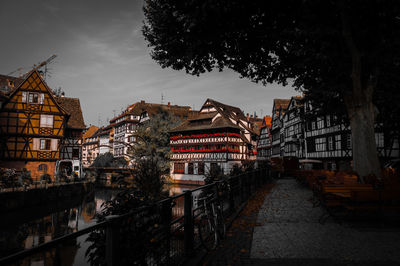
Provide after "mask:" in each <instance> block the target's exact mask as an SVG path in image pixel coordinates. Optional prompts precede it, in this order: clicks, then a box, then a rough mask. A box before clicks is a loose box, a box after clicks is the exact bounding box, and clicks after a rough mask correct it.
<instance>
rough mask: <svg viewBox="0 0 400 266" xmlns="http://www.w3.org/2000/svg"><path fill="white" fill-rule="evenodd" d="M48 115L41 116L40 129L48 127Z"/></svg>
mask: <svg viewBox="0 0 400 266" xmlns="http://www.w3.org/2000/svg"><path fill="white" fill-rule="evenodd" d="M46 118H47V117H46V115H40V127H46V124H47V119H46Z"/></svg>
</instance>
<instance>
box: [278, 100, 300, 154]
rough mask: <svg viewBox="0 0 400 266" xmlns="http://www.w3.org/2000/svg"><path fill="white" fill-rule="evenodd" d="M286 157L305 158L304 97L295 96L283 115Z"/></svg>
mask: <svg viewBox="0 0 400 266" xmlns="http://www.w3.org/2000/svg"><path fill="white" fill-rule="evenodd" d="M282 119H283V127H282V128H283V138H284V143H283V146H284V152H283V156H284V157H297V158H303V157H304V152H305V145H304V108H303V103H302V97H300V96H294V97H292V98H291V99H290V102H289V105H288V107H287V108H286V111H285V114H284V115H283V118H282Z"/></svg>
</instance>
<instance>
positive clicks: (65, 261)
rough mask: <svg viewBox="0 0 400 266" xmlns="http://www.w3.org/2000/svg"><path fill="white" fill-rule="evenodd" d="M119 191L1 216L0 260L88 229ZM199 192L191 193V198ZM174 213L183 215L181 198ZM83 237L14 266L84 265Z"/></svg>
mask: <svg viewBox="0 0 400 266" xmlns="http://www.w3.org/2000/svg"><path fill="white" fill-rule="evenodd" d="M194 188H195V187H194V186H184V185H166V186H165V190H167V191H168V193H169V195H170V196H173V195H177V194H181V193H184V192H185V191H186V190H190V189H194ZM118 192H119V191H117V190H97V191H95V192H93V193H91V194H88V195H85V196H84V197H82V198H80V199H70V200H69V201H67V202H62V203H61V202H57V203H55V204H54V203H53V204H49V206H40V207H38V208H33V209H29V210H21V211H20V212H19V213H18V212H17V213H12V214H9V215H8V216H7V215H6V217H4V218H3V217H2V219H0V220H1V221H0V257H3V256H7V255H9V254H12V253H15V252H18V251H21V250H23V249H29V248H32V247H35V246H37V245H40V244H43V243H46V242H48V241H50V240H52V239H54V238H57V237H60V236H63V235H66V234H69V233H73V232H76V231H78V230H80V229H84V228H86V227H88V226H89V225H91V224H93V223H95V222H96V221H95V215H96V213H100V212H101V210H102V204H103V203H104V202H106V201H108V200H110V199H112V198H113V197H114V196H115V195H116V194H117V193H118ZM199 192H200V191H198V192H197V193H194V198H196V196H197V194H198V193H199ZM173 213H174V215H183V197H181V198H178V199H177V200H176V205H175V207H174V209H173ZM38 217H39V218H38ZM86 237H87V235H83V236H81V237H78V238H77V239H74V240H71V241H70V242H68V243H66V244H63V245H62V246H59V247H57V248H53V249H51V250H48V251H45V252H41V253H38V254H35V255H33V256H31V257H28V258H26V259H24V260H23V261H20V262H18V264H17V265H24V266H25V265H26V266H28V265H30V266H33V265H35V266H36V265H63V266H64V265H65V266H70V265H86V264H87V262H86V260H85V251H86V249H87V247H88V246H89V245H88V243H87V242H85V240H86Z"/></svg>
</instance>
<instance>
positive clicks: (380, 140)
mask: <svg viewBox="0 0 400 266" xmlns="http://www.w3.org/2000/svg"><path fill="white" fill-rule="evenodd" d="M375 142H376V146H377V147H379V148H383V147H385V141H384V135H383V133H375Z"/></svg>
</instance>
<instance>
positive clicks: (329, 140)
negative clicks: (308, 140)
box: [328, 136, 335, 151]
mask: <svg viewBox="0 0 400 266" xmlns="http://www.w3.org/2000/svg"><path fill="white" fill-rule="evenodd" d="M333 144H334V143H333V136H330V137H328V150H329V151H333V150H334V149H335V148H334V146H333Z"/></svg>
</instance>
